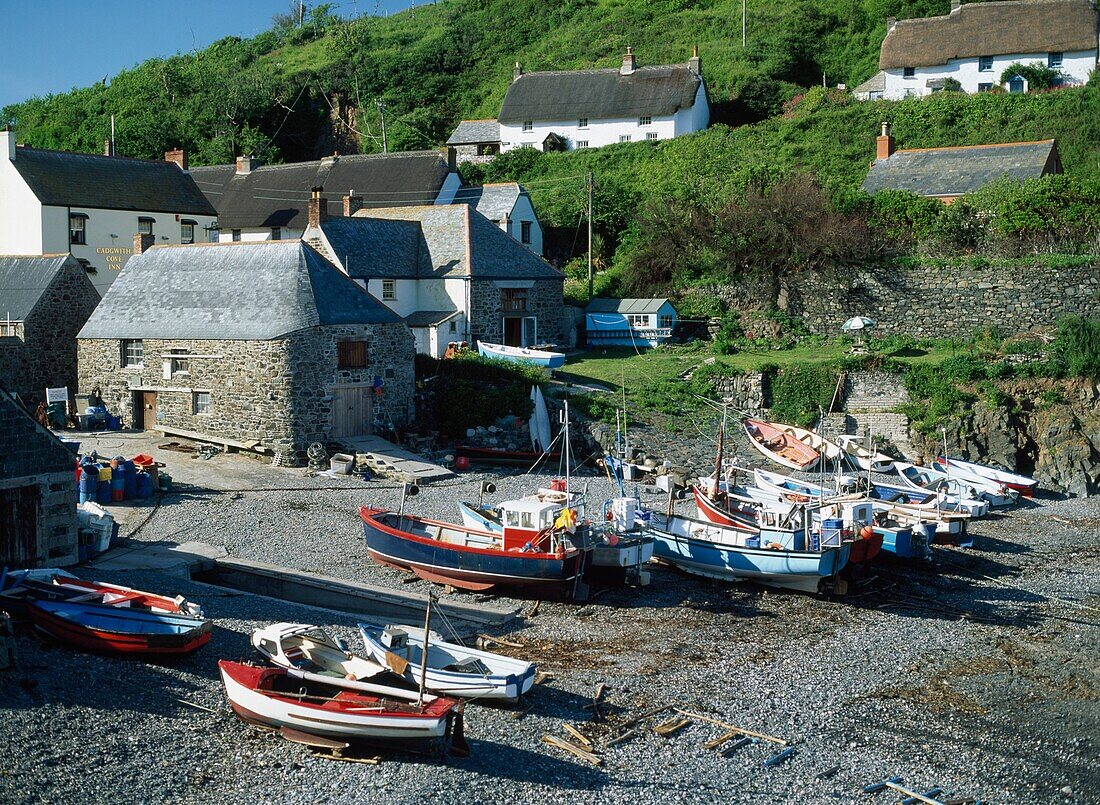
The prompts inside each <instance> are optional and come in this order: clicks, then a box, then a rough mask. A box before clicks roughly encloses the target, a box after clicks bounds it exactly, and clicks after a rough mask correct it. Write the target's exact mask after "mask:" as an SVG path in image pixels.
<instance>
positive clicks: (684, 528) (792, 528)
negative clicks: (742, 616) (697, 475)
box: [648, 509, 851, 593]
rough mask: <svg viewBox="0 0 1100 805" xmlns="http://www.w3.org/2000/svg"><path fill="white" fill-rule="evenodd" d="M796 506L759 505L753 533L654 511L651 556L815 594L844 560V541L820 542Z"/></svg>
mask: <svg viewBox="0 0 1100 805" xmlns="http://www.w3.org/2000/svg"><path fill="white" fill-rule="evenodd" d="M807 519H808V518H806V517H804V516H803V514H802V513H801V512H800V511H799V510H793V511H792V512H790V513H788V514H786V515H784V514H780V513H779V512H773V511H769V510H766V509H765V510H763V511H762V512H761V524H760V528H759V531H758V532H757V533H756V534H749V533H747V532H746V531H743V530H741V529H739V528H729V527H726V526H721V525H718V524H716V523H709V522H706V521H705V520H697V519H694V518H689V517H681V516H679V515H665V514H658V513H654V515H653V517H652V518H651V522H650V525H649V528H648V531H649V533H650V534H652V535H653V537H654V538H655V540H656V544H655V551H654V555H655V557H656V558H657V559H659V560H661V561H663V562H667V563H668V564H671V565H673V566H674V567H678V568H680V569H681V570H684V571H685V572H687V573H692V574H694V575H698V576H706V577H708V578H714V579H723V580H727V581H741V580H751V581H756V582H759V583H760V584H765V585H768V586H771V587H782V588H785V589H790V590H797V591H800V592H809V593H816V592H819V591H821V590H824V589H826V588H828V587H832V588H833V589H834V590H835V591H836V592H837V593H843V592H844V590H845V588H846V584H845V583H844V581H843V580H840V579H836V578H835V577H836V576H837V574H839V573H840V571H841V570H843V569H844V566H845V565H846V564H847V563H848V557H849V554H850V551H851V548H850V545H849V544H846V543H842V542H841V541H840V539H839V536H838V537H837V539H836V541H835V544H830V545H821V544H820V543H818V544H817V545H816V547H815V544H814V543H815V542H816V541H817V539H818V537H816V536H815V535H813V534H812V532H811V531H810V530H809V529H808V528H807V523H806V520H807Z"/></svg>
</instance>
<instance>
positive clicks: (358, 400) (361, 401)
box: [332, 386, 374, 439]
mask: <svg viewBox="0 0 1100 805" xmlns="http://www.w3.org/2000/svg"><path fill="white" fill-rule="evenodd" d="M373 423H374V388H373V387H372V386H337V387H336V388H334V389H333V390H332V438H334V439H339V438H340V437H342V436H370V435H371V433H372V425H373Z"/></svg>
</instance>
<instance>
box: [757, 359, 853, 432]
mask: <svg viewBox="0 0 1100 805" xmlns="http://www.w3.org/2000/svg"><path fill="white" fill-rule="evenodd" d="M836 382H837V371H836V369H834V368H833V367H831V366H791V367H788V368H786V369H784V370H782V371H780V372H778V373H776V374H775V375H774V377H772V378H771V391H772V414H773V415H774V416H775V418H776V419H777V420H779V421H780V422H788V423H790V424H793V425H801V426H802V427H809V426H810V425H812V424H813V423H814V422H816V421H817V419H818V417H819V416H820V413H821V411H822V410H823V409H826V408H828V407H829V404H830V403H831V402H832V400H833V394H834V392H835V391H836Z"/></svg>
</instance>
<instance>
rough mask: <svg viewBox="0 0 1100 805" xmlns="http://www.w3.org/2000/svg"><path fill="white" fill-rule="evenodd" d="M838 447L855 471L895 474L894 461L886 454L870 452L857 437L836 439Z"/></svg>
mask: <svg viewBox="0 0 1100 805" xmlns="http://www.w3.org/2000/svg"><path fill="white" fill-rule="evenodd" d="M836 443H837V446H838V447H839V448H840V450H841V453H842V454H843V456H844V460H845V461H846V462H848V466H849V467H851V468H852V469H853V470H857V471H859V470H862V471H864V472H882V473H887V472H893V471H894V459H893V458H891V457H890V456H888V455H886V454H885V453H876V452H872V451H871V450H868V449H867V448H866V447H864V446H863V445H861V444H860V443H859V440H858V439H857V438H856V437H855V436H849V435H845V434H842V435H840V436H837V437H836Z"/></svg>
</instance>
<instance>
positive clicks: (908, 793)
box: [885, 780, 943, 805]
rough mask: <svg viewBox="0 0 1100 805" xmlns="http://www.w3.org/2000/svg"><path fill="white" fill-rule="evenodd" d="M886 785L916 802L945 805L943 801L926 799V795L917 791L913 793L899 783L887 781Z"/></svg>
mask: <svg viewBox="0 0 1100 805" xmlns="http://www.w3.org/2000/svg"><path fill="white" fill-rule="evenodd" d="M885 783H886V787H887V788H892V789H893V790H895V791H897V792H898V793H899V794H905V796H906V797H908V798H910V799H912V800H913V801H915V802H927V803H929V805H943V801H942V800H938V799H932V798H931V797H926V796H925V795H924V794H921V793H919V792H917V791H911V790H910V789H908V788H906V787H905V786H903V785H900V784H898V783H895V782H893V781H892V780H886V781H885Z"/></svg>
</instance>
